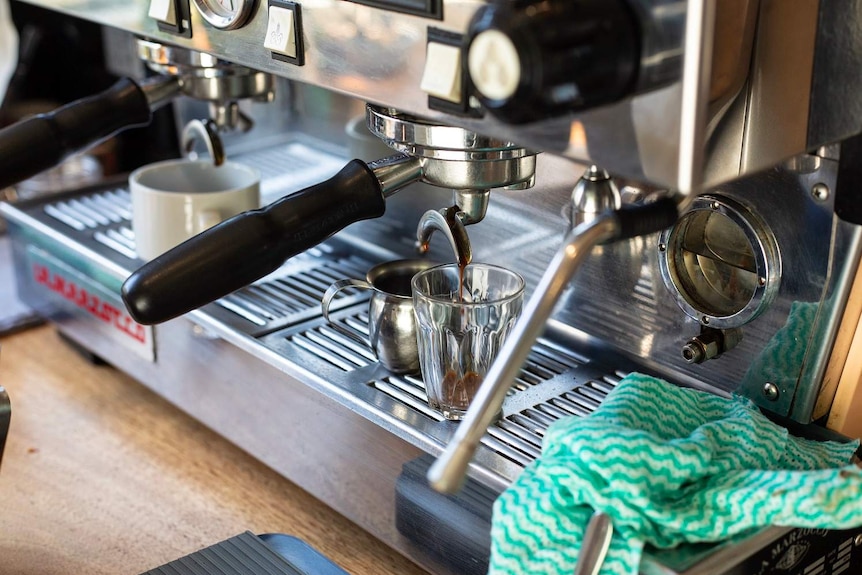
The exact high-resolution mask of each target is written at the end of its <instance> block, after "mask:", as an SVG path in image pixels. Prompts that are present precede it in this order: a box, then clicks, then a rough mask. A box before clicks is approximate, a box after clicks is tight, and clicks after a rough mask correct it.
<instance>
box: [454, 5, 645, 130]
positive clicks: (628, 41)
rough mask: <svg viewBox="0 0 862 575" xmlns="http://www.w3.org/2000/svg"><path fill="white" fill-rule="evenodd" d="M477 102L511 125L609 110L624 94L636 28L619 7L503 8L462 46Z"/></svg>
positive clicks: (494, 8)
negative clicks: (465, 52)
mask: <svg viewBox="0 0 862 575" xmlns="http://www.w3.org/2000/svg"><path fill="white" fill-rule="evenodd" d="M467 42H468V48H467V66H468V69H469V73H470V79H471V81H472V83H473V86H474V87H475V91H476V93H475V96H476V97H477V98H478V99H479V101H480V102H482V104H483V105H484V106H485V108H486V109H487V110H488V111H489V112H490V113H491V114H493V115H495V116H497V117H498V118H500V119H502V120H504V121H506V122H510V123H524V122H529V121H534V120H540V119H543V118H549V117H554V116H559V115H562V114H565V113H568V112H575V111H579V110H585V109H589V108H594V107H597V106H601V105H604V104H609V103H611V102H614V101H616V100H619V99H620V98H622V97H624V96H626V95H628V94H630V93H631V92H632V91H633V90H634V87H635V85H636V81H637V75H638V62H639V59H640V27H639V25H638V20H637V17H636V15H635V13H634V12H633V11H632V9H631V7H630V6H629V5H628V3H627V2H625V1H624V0H502V1H498V2H496V3H493V4H489V5H487V6H485V7H483V8H482V9H480V10H479V12H478V13H477V14H476V16H475V18H474V19H473V21H472V23H471V25H470V32H469V34H468V38H467Z"/></svg>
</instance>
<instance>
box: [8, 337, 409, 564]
mask: <svg viewBox="0 0 862 575" xmlns="http://www.w3.org/2000/svg"><path fill="white" fill-rule="evenodd" d="M0 385H2V386H3V387H5V388H6V390H7V391H8V393H9V396H10V398H11V401H12V424H11V429H10V432H9V438H8V442H7V444H6V450H5V453H4V456H3V461H2V466H0V574H3V575H5V574H15V575H31V574H32V575H36V574H39V575H53V574H61V573H62V574H64V575H65V574H70V573H87V574H89V575H100V574H137V573H141V572H143V571H146V570H148V569H151V568H153V567H156V566H159V565H162V564H164V563H167V562H169V561H172V560H174V559H177V558H178V557H181V556H183V555H186V554H188V553H191V552H193V551H196V550H198V549H200V548H203V547H206V546H208V545H211V544H213V543H217V542H219V541H222V540H224V539H227V538H228V537H231V536H233V535H236V534H238V533H241V532H243V531H246V530H248V531H251V532H253V533H285V534H287V535H293V536H296V537H299V538H301V539H304V540H305V541H306V542H308V543H309V544H310V545H311V546H313V547H315V548H316V549H317V550H319V551H320V552H322V553H323V554H324V555H326V556H327V557H329V558H330V559H331V560H332V561H334V562H335V563H337V564H338V565H339V566H341V567H342V568H343V569H345V570H347V571H348V572H350V573H352V574H355V575H363V574H371V573H374V574H383V575H385V574H390V573H391V574H395V573H398V574H401V575H411V574H417V575H418V574H422V573H424V571H423V570H421V569H420V568H418V567H416V566H415V565H413V564H412V563H410V562H409V561H408V560H407V559H405V558H403V557H402V556H400V555H398V554H396V553H394V552H392V551H391V550H390V549H389V548H388V547H386V546H384V545H383V544H382V543H380V542H379V541H378V540H376V539H374V538H373V537H372V536H371V535H369V534H368V533H367V532H365V531H363V530H362V529H360V528H359V527H358V526H356V525H355V524H353V523H351V522H350V521H348V520H347V519H346V518H344V517H343V516H341V515H339V514H338V513H336V512H335V511H333V510H331V509H330V508H328V507H327V506H326V505H325V504H324V503H322V502H320V501H319V500H317V499H315V498H313V497H312V496H311V495H309V494H308V493H307V492H305V491H303V490H302V489H300V488H299V487H297V486H296V485H294V484H293V483H291V482H289V481H288V480H286V479H284V478H283V477H281V476H279V475H277V474H276V473H274V472H273V471H271V470H270V469H269V468H267V467H265V466H263V465H262V464H260V463H259V462H257V461H256V460H254V459H252V458H251V457H250V456H248V455H247V454H246V453H245V452H243V451H241V450H239V449H238V448H236V447H235V446H233V445H231V444H229V443H228V442H226V441H225V440H223V439H222V438H221V437H219V436H218V435H216V434H215V433H213V432H212V431H210V430H209V429H207V428H205V427H203V426H202V425H200V424H198V423H197V422H195V421H194V420H192V419H191V418H189V417H188V416H186V415H185V414H184V413H182V412H180V411H179V410H177V409H176V408H174V407H173V406H171V405H170V404H168V403H167V402H165V401H164V400H162V399H161V398H159V397H158V396H156V395H155V394H153V393H152V392H150V391H149V390H148V389H146V388H145V387H143V386H142V385H140V384H138V383H137V382H135V381H134V380H132V379H131V378H129V377H127V376H125V375H124V374H122V373H120V372H118V371H117V370H115V369H113V368H111V367H109V366H94V365H92V364H90V363H88V362H87V361H85V360H84V359H83V358H82V357H81V356H80V355H78V354H77V353H76V352H75V351H73V350H72V349H71V348H70V347H69V346H68V345H67V344H66V343H65V342H64V341H62V340H61V339H60V337H59V336H58V334H57V333H56V332H55V331H54V329H53V328H52V327H50V326H43V327H39V328H35V329H31V330H28V331H25V332H22V333H18V334H15V335H12V336H8V337H5V338H2V339H0Z"/></svg>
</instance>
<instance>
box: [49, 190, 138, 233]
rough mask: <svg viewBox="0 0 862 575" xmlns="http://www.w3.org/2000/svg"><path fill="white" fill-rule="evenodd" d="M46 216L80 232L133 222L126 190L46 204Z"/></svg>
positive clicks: (129, 199)
mask: <svg viewBox="0 0 862 575" xmlns="http://www.w3.org/2000/svg"><path fill="white" fill-rule="evenodd" d="M42 209H43V211H44V212H45V214H47V215H49V216H51V217H52V218H54V219H55V220H57V221H60V222H63V223H64V224H66V225H67V226H70V227H71V228H73V229H75V230H77V231H79V232H83V231H85V230H93V229H96V228H99V227H104V226H110V225H112V224H119V223H122V222H128V221H131V219H132V212H131V198H130V196H129V192H128V190H125V189H123V188H117V189H114V190H108V191H106V192H99V193H95V194H90V195H87V196H78V197H76V198H72V199H69V200H61V201H58V202H53V203H50V204H46V205H45V206H44V207H43V208H42Z"/></svg>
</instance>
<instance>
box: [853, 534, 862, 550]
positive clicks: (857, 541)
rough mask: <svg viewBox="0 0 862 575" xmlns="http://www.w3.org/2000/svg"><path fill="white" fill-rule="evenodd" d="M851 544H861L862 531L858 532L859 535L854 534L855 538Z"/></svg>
mask: <svg viewBox="0 0 862 575" xmlns="http://www.w3.org/2000/svg"><path fill="white" fill-rule="evenodd" d="M853 545H855V546H856V547H859V546H860V545H862V533H860V534H859V535H857V536H856V538H855V539H853Z"/></svg>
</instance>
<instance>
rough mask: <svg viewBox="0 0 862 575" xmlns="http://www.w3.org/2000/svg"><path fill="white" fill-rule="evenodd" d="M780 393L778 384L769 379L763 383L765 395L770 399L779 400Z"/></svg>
mask: <svg viewBox="0 0 862 575" xmlns="http://www.w3.org/2000/svg"><path fill="white" fill-rule="evenodd" d="M780 395H781V392H780V391H779V390H778V386H777V385H775V384H774V383H772V382H771V381H767V382H766V383H765V384H763V397H765V398H766V399H768V400H769V401H778V397H779V396H780Z"/></svg>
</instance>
